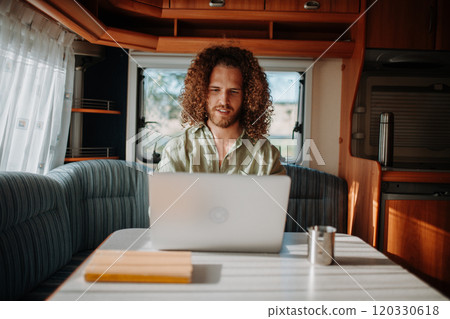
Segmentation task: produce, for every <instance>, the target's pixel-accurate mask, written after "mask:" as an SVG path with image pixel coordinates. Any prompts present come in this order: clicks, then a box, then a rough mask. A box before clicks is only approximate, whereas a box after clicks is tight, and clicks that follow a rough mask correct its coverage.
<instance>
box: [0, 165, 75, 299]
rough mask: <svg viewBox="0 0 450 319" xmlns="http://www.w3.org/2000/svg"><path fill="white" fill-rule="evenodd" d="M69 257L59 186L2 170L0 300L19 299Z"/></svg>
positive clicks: (66, 222) (42, 178) (45, 179)
mask: <svg viewBox="0 0 450 319" xmlns="http://www.w3.org/2000/svg"><path fill="white" fill-rule="evenodd" d="M71 257H72V242H71V236H70V223H69V215H68V211H67V207H66V205H65V202H64V196H63V194H62V189H61V186H60V185H59V184H58V183H56V182H55V181H54V180H52V179H51V178H49V177H46V176H42V175H37V174H31V173H24V172H0V300H14V299H17V298H19V297H21V296H22V295H23V294H25V293H27V292H28V291H30V290H32V289H33V288H34V287H36V286H37V285H38V284H39V283H40V282H41V281H43V280H45V279H47V278H48V277H49V276H50V275H51V274H53V273H54V272H55V271H56V270H58V269H60V268H61V267H62V266H64V265H65V264H66V263H67V262H68V261H69V260H70V258H71Z"/></svg>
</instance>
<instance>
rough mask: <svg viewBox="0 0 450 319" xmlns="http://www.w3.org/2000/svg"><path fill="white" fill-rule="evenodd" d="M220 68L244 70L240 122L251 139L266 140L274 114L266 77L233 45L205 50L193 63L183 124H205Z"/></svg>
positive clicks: (183, 102) (183, 97)
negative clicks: (210, 88)
mask: <svg viewBox="0 0 450 319" xmlns="http://www.w3.org/2000/svg"><path fill="white" fill-rule="evenodd" d="M217 65H223V66H229V67H236V68H239V69H240V70H241V73H242V84H243V100H242V106H241V114H240V116H239V123H240V124H241V126H242V127H243V128H244V129H245V131H246V134H247V135H248V136H249V137H250V138H253V139H259V138H263V137H264V135H266V134H267V132H268V130H269V126H270V121H271V116H272V113H273V106H272V101H271V98H270V91H269V84H268V83H267V78H266V74H265V73H264V72H263V70H262V69H261V67H260V65H259V63H258V60H257V59H256V58H255V57H254V56H253V54H252V53H251V52H250V51H248V50H245V49H242V48H239V47H234V46H213V47H209V48H206V49H204V50H203V51H202V52H200V53H199V54H198V55H197V57H196V58H195V60H193V61H192V64H191V66H190V68H189V70H188V72H187V75H186V78H185V80H184V88H183V90H182V92H181V95H180V102H181V106H182V111H181V122H182V124H186V123H187V124H189V125H196V124H199V123H206V119H207V111H206V109H207V103H208V102H207V99H208V86H209V79H210V76H211V72H212V70H213V69H214V67H215V66H217Z"/></svg>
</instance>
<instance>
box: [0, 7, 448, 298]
mask: <svg viewBox="0 0 450 319" xmlns="http://www.w3.org/2000/svg"><path fill="white" fill-rule="evenodd" d="M449 13H450V1H447V0H396V1H389V0H317V1H306V0H304V1H299V0H248V1H238V0H192V1H191V0H2V1H1V2H0V300H102V299H103V300H114V299H118V300H121V299H126V300H321V299H322V300H323V299H326V300H373V301H375V300H448V298H449V297H450V272H449V271H448V270H449V269H450V37H448V34H449V33H450V19H448V16H449ZM211 45H225V46H237V47H241V48H244V49H247V50H249V51H251V52H252V53H253V54H254V56H255V57H257V59H258V61H259V64H260V66H261V67H262V69H263V70H264V72H265V75H266V78H267V81H268V84H269V88H270V94H271V100H272V103H273V107H274V112H273V116H272V122H271V126H270V129H269V132H268V134H267V139H268V140H269V141H270V142H271V143H272V144H273V145H274V146H275V147H276V148H277V149H278V150H279V152H280V156H281V162H282V164H283V167H284V168H285V169H286V174H287V175H288V176H289V178H290V192H289V194H288V193H286V198H285V199H286V205H287V206H286V207H287V208H283V210H284V213H286V215H287V217H286V222H285V224H283V227H285V228H284V234H283V236H284V237H283V238H284V239H283V245H282V248H281V251H280V252H279V253H275V254H269V255H267V254H264V253H262V252H260V253H258V252H256V253H255V252H246V253H242V252H241V253H234V254H233V253H232V252H231V253H226V252H225V253H224V252H221V253H219V252H215V253H214V252H213V253H211V252H201V253H200V252H196V251H195V249H193V251H192V255H191V254H190V253H189V255H183V256H184V257H183V258H181V257H179V258H175V259H170V258H172V257H167V258H168V259H165V258H163V257H162V258H161V259H158V258H159V257H155V258H156V259H151V258H147V257H145V256H146V255H145V254H147V253H148V254H150V253H152V254H154V253H155V250H154V248H152V246H151V239H150V234H151V225H152V223H153V222H155V221H154V219H152V214H151V207H152V202H151V201H150V200H149V198H151V197H152V196H149V192H150V193H151V192H152V187H157V186H155V184H152V183H151V177H152V174H153V173H154V172H155V170H156V169H157V166H158V163H159V162H160V161H161V154H162V151H163V149H164V147H165V145H166V143H167V142H168V141H169V140H171V139H172V138H173V137H175V136H179V135H180V134H182V132H183V130H184V129H185V128H184V127H183V126H182V125H181V123H180V115H181V106H180V103H179V96H180V94H181V92H183V86H184V79H185V77H186V74H187V71H188V68H189V67H190V66H191V63H192V60H193V59H194V58H195V57H196V55H197V54H198V53H199V52H200V51H201V50H203V49H204V48H206V47H209V46H211ZM248 178H251V175H250V176H248ZM175 179H176V178H175ZM149 180H150V186H149ZM264 181H265V180H264ZM183 182H184V181H183V180H182V179H181V178H179V180H178V182H177V181H176V182H175V183H183ZM254 183H255V187H256V185H257V181H256V180H254ZM183 185H184V184H183ZM258 185H259V184H258ZM180 186H181V185H177V187H173V188H172V187H167V189H166V188H165V189H163V191H161V189H158V191H159V192H158V194H161V193H170V192H175V191H177V190H178V189H180ZM191 186H192V185H191ZM272 186H273V185H272ZM189 187H190V186H189V185H186V187H185V188H186V190H187V189H189ZM267 188H268V189H273V187H272V188H270V187H267ZM214 189H217V188H214ZM258 189H259V191H263V190H264V185H259V188H258ZM235 191H236V190H235ZM247 191H248V190H247ZM245 192H246V190H245V189H242V192H241V193H242V194H243V195H244V196H243V198H240V197H238V199H236V198H235V199H234V200H231V201H236V202H239V201H245ZM235 193H236V192H235ZM237 193H239V192H237ZM183 194H184V193H183ZM248 194H250V193H248ZM171 195H172V197H171V198H173V197H174V196H173V194H171ZM161 196H162V195H161ZM180 196H181V195H180ZM249 196H250V195H249ZM252 196H253V198H254V197H255V194H253V193H252ZM261 196H271V195H270V194H268V192H262V194H261ZM277 196H279V197H281V198H284V197H283V196H284V195H283V194H281V195H277ZM277 198H278V197H277ZM174 200H175V201H177V200H178V199H177V197H176V196H175V199H174ZM266 201H267V200H266ZM205 202H206V201H205ZM182 203H184V202H182ZM191 204H192V203H189V204H186V205H191ZM169 206H170V207H171V205H169ZM175 206H176V207H182V206H183V205H175ZM246 206H247V207H248V205H246ZM275 206H276V205H275ZM278 206H280V207H282V206H283V205H280V204H278ZM149 207H150V211H149ZM185 207H186V209H187V207H189V209H190V210H192V206H185ZM259 207H261V206H259ZM163 211H164V210H163ZM213 212H214V213H213V214H211V213H210V216H212V217H211V218H212V219H214V220H215V222H216V224H214V225H213V226H205V227H206V228H208V227H219V226H220V224H221V223H226V222H228V221H230V220H231V219H232V217H233V216H234V215H233V214H232V213H231V212H228V211H225V212H224V211H223V209H217V208H214V210H213ZM149 215H150V216H149ZM254 215H255V214H254V212H253V214H252V216H254ZM180 218H181V217H180ZM247 222H248V221H247ZM253 223H254V224H253V225H248V227H249V229H248V233H249V234H255V233H257V232H255V229H253V227H255V228H257V227H259V225H261V227H263V226H262V225H264V222H263V220H260V221H258V220H255V221H253ZM242 224H244V219H243V220H242ZM218 225H219V226H218ZM315 225H326V226H332V227H334V228H335V229H336V234H335V239H334V240H335V241H334V242H333V245H335V249H334V255H332V257H334V259H333V260H334V262H333V264H332V265H331V266H328V267H322V268H320V269H319V271H316V272H314V271H311V269H313V268H310V266H311V262H310V261H308V258H307V255H308V251H307V248H308V247H309V246H308V241H307V237H308V235H309V232H308V227H311V226H315ZM264 227H266V226H264ZM149 229H150V230H149ZM213 229H215V228H211V229H209V231H212V230H213ZM241 230H242V229H240V231H241ZM182 233H183V234H185V232H182ZM237 233H239V232H237ZM175 236H176V235H175ZM333 236H334V233H333ZM226 237H227V236H224V238H226ZM333 238H334V237H333ZM234 239H235V238H234ZM234 239H233V240H234ZM333 247H334V246H333ZM211 249H212V250H214V248H211ZM105 250H115V251H123V252H127V255H126V258H129V259H127V260H129V263H131V264H121V265H117V269H116V268H113V269H116V270H115V271H117V273H116V274H115V275H111V274H110V273H108V275H107V276H104V279H105V280H107V279H108V278H109V280H112V281H118V282H115V283H103V282H101V281H102V280H101V278H102V273H103V274H105V273H106V272H107V270H98V269H97V270H96V271H97V272H99V271H100V275H98V276H97V277H95V276H96V275H95V273H94V278H97V279H96V281H95V284H92V282H88V281H86V280H85V278H88V277H87V276H86V277H85V274H87V273H88V272H87V270H86V269H89V271H91V272H92V271H94V270H93V269H96V268H95V267H94V266H93V265H89V268H86V267H87V265H88V264H89V262H90V261H94V260H95V261H97V262H98V263H100V260H101V258H103V260H110V259H108V258H112V257H108V256H107V254H106V253H105V252H104V251H105ZM242 250H243V251H246V249H245V247H244V248H243V249H242ZM218 251H220V249H218ZM102 252H103V253H104V254H105V255H101V254H102ZM161 253H162V252H161ZM171 253H173V254H175V255H176V253H177V252H171ZM133 254H135V255H133ZM140 254H142V255H140ZM332 254H333V253H332ZM102 256H103V257H102ZM121 256H122V255H121ZM137 256H141V257H139V258H138V257H137ZM180 256H181V255H180ZM186 256H188V257H186ZM93 257H95V259H94V258H93ZM185 257H186V258H187V259H186V258H185ZM118 259H120V257H119V258H118ZM118 259H117V260H110V261H109V263H110V264H111V265H110V266H112V264H115V263H116V262H117V261H118ZM130 260H131V261H130ZM145 260H149V261H150V262H154V260H162V261H159V262H160V264H159V268H164V265H165V266H166V269H172V268H170V267H168V265H167V264H164V262H165V263H168V262H169V261H170V262H180V263H181V261H182V262H183V263H187V266H186V267H187V268H183V269H187V270H188V271H187V273H188V275H187V277H188V281H189V282H190V283H189V284H187V287H186V286H183V287H182V288H180V286H179V285H167V284H165V283H164V282H170V280H175V282H176V280H180V279H179V278H178V279H173V278H174V276H175V275H174V274H173V273H170V272H168V273H164V274H163V275H161V273H158V274H156V275H154V274H147V275H143V273H142V271H143V270H142V269H143V268H142V267H143V262H144V261H145ZM173 260H175V261H173ZM139 263H140V266H139ZM161 263H162V264H161ZM161 265H163V266H161ZM171 266H174V265H172V264H171ZM184 266H185V265H184V264H183V267H184ZM314 266H315V265H314ZM139 267H141V268H139ZM152 267H153V268H151V267H150V268H151V269H159V268H158V266H154V265H153V266H152ZM174 267H181V265H175V266H174ZM99 269H100V268H99ZM108 269H109V268H108ZM177 269H178V268H177ZM344 270H345V271H344ZM129 271H131V273H130V272H129ZM155 271H156V270H155ZM158 271H159V270H158ZM189 271H190V272H189ZM127 276H128V277H127ZM183 276H184V275H183ZM175 277H176V276H175ZM111 278H113V279H111ZM114 278H115V279H114ZM124 278H125V279H124ZM183 278H185V277H183ZM152 280H153V282H154V281H155V280H156V281H157V282H158V284H154V283H153V284H151V283H148V282H152ZM158 280H159V281H158ZM97 281H98V282H97ZM120 281H128V282H126V283H124V282H120ZM130 281H131V283H130ZM133 281H147V283H146V284H136V283H133ZM355 283H356V284H355ZM108 284H109V285H108ZM343 285H344V286H345V289H343V288H344V287H343Z"/></svg>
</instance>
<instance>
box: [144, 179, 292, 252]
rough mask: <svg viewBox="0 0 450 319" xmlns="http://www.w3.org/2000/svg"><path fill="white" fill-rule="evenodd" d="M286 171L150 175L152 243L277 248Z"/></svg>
mask: <svg viewBox="0 0 450 319" xmlns="http://www.w3.org/2000/svg"><path fill="white" fill-rule="evenodd" d="M290 184H291V179H290V177H288V176H278V175H271V176H256V175H248V176H243V175H225V174H205V173H196V174H188V173H159V174H155V175H151V176H149V185H150V187H149V193H150V228H151V230H150V231H151V233H150V234H151V240H152V245H153V247H155V248H157V249H167V250H192V251H233V252H269V253H277V252H279V251H280V249H281V244H282V240H283V232H284V227H285V223H286V209H287V205H288V200H289V191H290Z"/></svg>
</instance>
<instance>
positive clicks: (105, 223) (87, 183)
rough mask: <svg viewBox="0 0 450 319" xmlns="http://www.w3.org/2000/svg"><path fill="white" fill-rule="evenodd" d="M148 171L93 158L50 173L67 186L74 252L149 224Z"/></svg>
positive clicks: (119, 162)
mask: <svg viewBox="0 0 450 319" xmlns="http://www.w3.org/2000/svg"><path fill="white" fill-rule="evenodd" d="M147 170H148V169H147V168H146V167H144V166H141V165H139V164H137V163H130V162H126V161H122V160H90V161H81V162H74V163H70V164H66V165H63V166H60V167H58V168H56V169H54V170H52V171H51V172H49V173H48V174H47V176H49V177H51V178H53V179H55V180H56V181H57V182H58V183H60V184H61V185H62V187H63V188H64V193H65V196H66V202H67V207H68V209H69V217H70V222H71V228H72V243H73V249H74V251H75V252H78V251H80V250H84V249H95V248H97V246H98V245H99V244H100V243H101V242H102V241H103V240H104V239H105V238H106V237H107V236H108V235H109V234H111V233H112V232H114V231H116V230H118V229H123V228H132V227H148V226H149V216H148V178H147Z"/></svg>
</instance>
